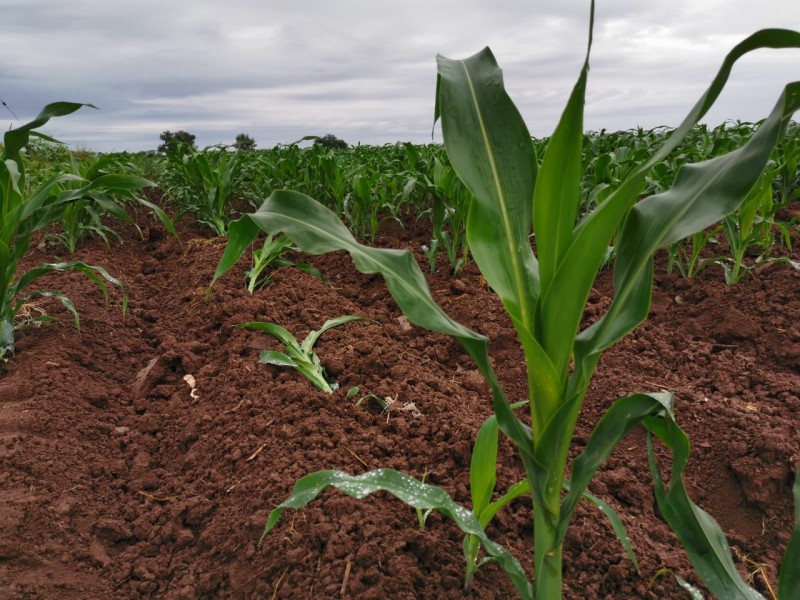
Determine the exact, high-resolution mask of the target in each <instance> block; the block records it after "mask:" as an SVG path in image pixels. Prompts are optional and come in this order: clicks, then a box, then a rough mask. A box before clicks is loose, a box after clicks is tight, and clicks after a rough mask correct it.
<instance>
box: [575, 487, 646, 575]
mask: <svg viewBox="0 0 800 600" xmlns="http://www.w3.org/2000/svg"><path fill="white" fill-rule="evenodd" d="M564 489H565V490H567V492H570V491H571V486H570V482H569V481H564ZM581 497H582V498H583V499H584V500H587V501H589V502H591V503H592V504H594V505H595V506H596V507H597V508H599V509H600V512H602V513H603V514H604V515H605V516H606V518H607V519H608V522H609V523H610V524H611V529H612V530H613V531H614V534H615V535H616V536H617V539H618V540H619V543H620V544H622V547H623V549H624V550H625V553H626V554H627V555H628V558H629V559H631V562H632V563H633V566H634V568H635V569H636V572H637V573H639V572H640V571H639V561H638V560H636V553H635V552H634V551H633V546H631V539H630V538H629V537H628V531H627V530H626V529H625V525H623V524H622V519H620V518H619V515H618V514H617V511H615V510H614V509H613V508H611V505H610V504H608V502H606V501H605V500H601V499H600V498H598V497H597V496H595V495H593V494H590V493H589V492H587V491H586V490H584V491H583V493H582V494H581Z"/></svg>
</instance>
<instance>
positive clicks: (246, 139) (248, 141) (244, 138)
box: [233, 133, 256, 150]
mask: <svg viewBox="0 0 800 600" xmlns="http://www.w3.org/2000/svg"><path fill="white" fill-rule="evenodd" d="M233 147H234V148H236V149H237V150H255V149H256V141H255V140H254V139H253V138H251V137H250V136H249V135H247V134H246V133H240V134H239V135H237V136H236V141H235V142H234V143H233Z"/></svg>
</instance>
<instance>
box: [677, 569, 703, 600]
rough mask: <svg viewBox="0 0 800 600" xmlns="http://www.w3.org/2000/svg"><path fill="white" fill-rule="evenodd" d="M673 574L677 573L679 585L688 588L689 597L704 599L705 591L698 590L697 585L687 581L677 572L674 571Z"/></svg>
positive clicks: (698, 599)
mask: <svg viewBox="0 0 800 600" xmlns="http://www.w3.org/2000/svg"><path fill="white" fill-rule="evenodd" d="M673 575H675V581H677V582H678V585H679V586H681V587H682V588H683V589H684V590H686V593H687V594H689V597H690V598H691V599H692V600H704V597H703V593H702V592H701V591H700V590H698V589H697V588H696V587H695V586H693V585H692V584H691V583H689V582H688V581H686V580H685V579H684V578H683V577H681V576H680V575H678V574H676V573H674V574H673Z"/></svg>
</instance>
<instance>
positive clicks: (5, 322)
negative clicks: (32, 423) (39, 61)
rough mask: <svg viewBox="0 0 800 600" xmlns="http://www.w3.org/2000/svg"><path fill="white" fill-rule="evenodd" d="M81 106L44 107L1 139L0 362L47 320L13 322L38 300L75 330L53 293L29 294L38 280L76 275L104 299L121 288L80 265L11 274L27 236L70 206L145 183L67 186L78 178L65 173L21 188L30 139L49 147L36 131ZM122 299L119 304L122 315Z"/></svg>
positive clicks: (122, 178) (113, 178) (64, 300)
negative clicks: (111, 288) (20, 337)
mask: <svg viewBox="0 0 800 600" xmlns="http://www.w3.org/2000/svg"><path fill="white" fill-rule="evenodd" d="M82 106H91V105H86V104H77V103H74V102H56V103H53V104H48V105H47V106H45V107H44V109H42V111H41V112H40V113H39V115H38V116H37V117H36V118H35V119H34V120H33V121H30V122H29V123H26V124H24V125H21V126H20V127H18V128H16V129H11V130H9V131H7V132H6V133H5V134H4V137H3V150H2V154H1V155H0V360H7V359H8V357H9V356H10V355H13V354H14V339H15V332H16V331H17V330H18V329H20V328H22V327H24V326H25V325H29V324H32V323H45V322H47V321H49V320H50V318H49V317H47V316H46V315H44V314H40V315H38V316H35V317H32V318H31V317H30V316H24V314H23V317H22V318H18V315H20V311H24V309H25V307H26V306H29V305H30V303H31V302H34V301H36V300H38V299H41V298H55V299H57V300H59V301H60V302H61V304H62V305H63V306H64V307H65V308H66V309H67V310H68V311H69V312H70V313H72V315H73V317H74V319H75V326H76V327H78V328H80V319H79V318H78V313H77V311H76V310H75V306H74V305H73V303H72V301H71V300H70V299H69V298H68V297H67V296H65V295H64V294H62V293H61V292H57V291H30V290H29V287H30V286H31V284H33V283H34V281H36V280H37V279H39V278H40V277H42V276H43V275H47V274H49V273H54V272H64V271H77V272H79V273H83V274H84V275H85V276H86V277H88V278H89V279H90V280H92V281H94V282H95V283H96V284H97V285H98V286H99V287H100V290H101V291H102V293H103V295H104V296H105V297H106V298H107V297H108V290H107V288H106V282H107V283H111V284H113V285H117V286H120V287H122V285H121V283H120V282H119V281H117V280H116V279H115V278H113V277H112V276H111V275H109V274H108V272H106V270H105V269H103V268H102V267H98V266H92V265H87V264H86V263H83V262H81V261H71V262H62V263H54V264H42V265H38V266H36V267H33V268H31V269H29V270H28V271H26V272H24V273H21V274H20V273H17V265H18V262H19V261H20V259H22V257H23V256H25V254H26V253H27V251H28V248H29V246H30V239H31V236H32V235H33V234H34V233H35V232H37V231H39V230H41V229H43V228H44V227H46V226H48V225H50V224H51V223H52V222H53V221H54V220H55V219H57V218H58V216H59V215H60V214H61V211H62V210H63V209H64V208H65V207H68V206H69V205H70V204H71V203H73V202H76V201H79V200H80V199H82V198H86V197H87V196H91V195H92V194H94V193H101V192H102V191H103V190H107V189H109V188H120V189H128V190H131V189H136V188H138V187H142V186H143V185H148V184H149V182H147V181H146V180H143V179H141V178H138V177H133V176H130V175H110V174H109V175H101V176H99V177H97V178H96V179H94V180H93V181H89V182H86V181H82V182H81V185H80V187H77V188H76V189H70V188H69V185H71V184H72V183H73V182H75V181H78V180H79V178H78V177H76V176H75V175H72V174H69V173H57V174H55V175H53V176H51V177H50V178H49V179H47V180H46V181H44V182H43V183H41V184H40V185H37V186H35V187H34V188H32V189H29V188H28V187H27V186H26V179H25V165H24V161H23V159H22V152H21V151H22V149H23V148H24V147H25V146H26V145H27V144H28V142H29V141H30V138H31V136H34V137H38V138H40V139H45V140H47V141H50V142H55V140H53V139H52V138H49V137H48V136H46V135H44V134H42V133H40V132H37V131H36V129H37V128H39V127H41V126H42V125H44V124H45V123H47V122H48V121H49V120H50V119H51V118H53V117H60V116H64V115H69V114H71V113H73V112H75V111H76V110H78V109H79V108H81V107H82ZM126 303H127V297H125V298H124V299H123V312H124V310H125V305H126Z"/></svg>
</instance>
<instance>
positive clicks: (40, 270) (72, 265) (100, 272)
mask: <svg viewBox="0 0 800 600" xmlns="http://www.w3.org/2000/svg"><path fill="white" fill-rule="evenodd" d="M65 271H77V272H79V273H82V274H83V275H84V276H86V277H87V278H89V279H91V280H92V281H93V282H95V283H96V284H97V286H98V287H99V288H100V290H101V291H102V292H103V297H104V298H106V299H108V288H107V287H106V285H105V282H108V283H111V284H112V285H116V286H117V287H119V288H120V289H123V292H124V288H123V286H122V282H121V281H119V280H118V279H116V278H115V277H112V276H111V275H109V273H108V271H106V270H105V269H104V268H103V267H99V266H97V265H87V264H86V263H85V262H82V261H79V260H74V261H71V262H64V263H52V264H44V265H39V266H37V267H34V268H32V269H30V270H28V271H26V272H25V273H24V274H23V275H22V276H21V277H20V278H19V279H17V281H16V282H15V284H14V287H13V294H12V297H13V296H17V295H19V294H21V293H22V292H24V291H25V289H27V287H28V286H29V285H30V284H31V283H33V282H34V281H35V280H36V279H38V278H39V277H42V276H43V275H47V274H48V273H53V272H65ZM123 304H124V306H126V305H127V296H125V299H124V300H123Z"/></svg>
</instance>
